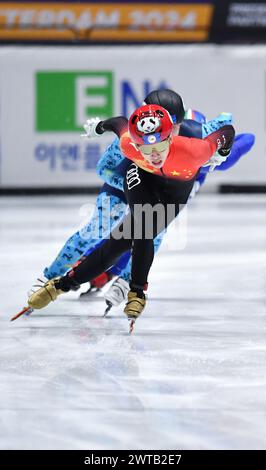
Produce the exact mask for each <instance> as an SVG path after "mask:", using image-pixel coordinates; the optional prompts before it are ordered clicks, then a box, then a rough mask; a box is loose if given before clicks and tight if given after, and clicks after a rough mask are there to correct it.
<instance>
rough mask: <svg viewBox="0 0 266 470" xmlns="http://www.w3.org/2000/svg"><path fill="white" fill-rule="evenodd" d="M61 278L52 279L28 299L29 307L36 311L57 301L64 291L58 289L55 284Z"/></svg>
mask: <svg viewBox="0 0 266 470" xmlns="http://www.w3.org/2000/svg"><path fill="white" fill-rule="evenodd" d="M58 279H59V278H55V279H51V280H50V281H47V282H45V284H44V285H43V286H42V287H41V288H40V289H38V290H36V291H35V292H34V293H33V294H32V295H31V296H30V297H29V299H28V306H29V307H30V308H32V309H34V310H38V309H41V308H44V307H46V306H47V305H48V304H49V303H50V302H52V301H54V300H56V299H57V297H58V296H59V295H60V294H63V293H64V291H62V290H60V289H56V287H55V283H56V281H58Z"/></svg>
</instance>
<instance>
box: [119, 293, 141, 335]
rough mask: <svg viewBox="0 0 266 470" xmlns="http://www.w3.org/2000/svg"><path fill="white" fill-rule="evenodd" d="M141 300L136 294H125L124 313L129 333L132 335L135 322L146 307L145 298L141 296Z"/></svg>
mask: <svg viewBox="0 0 266 470" xmlns="http://www.w3.org/2000/svg"><path fill="white" fill-rule="evenodd" d="M143 296H144V297H143V298H142V297H139V296H138V294H137V292H133V291H132V290H130V291H129V293H128V294H127V303H126V306H125V308H124V313H125V314H126V315H127V318H128V320H129V321H130V327H129V331H130V333H132V331H133V328H134V324H135V321H136V320H137V318H138V317H139V316H140V315H141V313H142V312H143V310H144V308H145V305H146V297H145V295H144V294H143Z"/></svg>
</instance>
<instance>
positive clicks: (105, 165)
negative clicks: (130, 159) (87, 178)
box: [96, 138, 125, 190]
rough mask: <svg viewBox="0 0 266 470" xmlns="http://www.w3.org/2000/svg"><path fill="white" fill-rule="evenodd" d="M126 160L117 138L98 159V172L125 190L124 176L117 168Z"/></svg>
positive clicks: (110, 183) (116, 186)
mask: <svg viewBox="0 0 266 470" xmlns="http://www.w3.org/2000/svg"><path fill="white" fill-rule="evenodd" d="M124 160H125V158H124V157H123V155H122V153H121V150H120V147H119V139H118V138H116V139H115V140H114V141H113V142H112V143H111V145H109V146H108V147H107V149H106V150H105V152H104V154H103V156H102V157H101V158H100V160H99V161H98V164H97V167H96V171H97V174H98V175H99V176H100V178H102V179H103V180H104V181H105V182H106V183H107V184H109V185H110V186H112V187H113V188H116V189H120V190H123V182H124V178H123V176H122V175H121V173H119V171H116V169H117V167H118V166H119V165H121V163H122V162H123V161H124Z"/></svg>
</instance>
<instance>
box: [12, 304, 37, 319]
mask: <svg viewBox="0 0 266 470" xmlns="http://www.w3.org/2000/svg"><path fill="white" fill-rule="evenodd" d="M32 312H33V308H31V307H24V308H23V309H22V310H21V311H20V312H19V313H17V314H16V315H14V316H13V317H12V318H11V319H10V321H14V320H17V318H19V317H21V315H30V314H31V313H32Z"/></svg>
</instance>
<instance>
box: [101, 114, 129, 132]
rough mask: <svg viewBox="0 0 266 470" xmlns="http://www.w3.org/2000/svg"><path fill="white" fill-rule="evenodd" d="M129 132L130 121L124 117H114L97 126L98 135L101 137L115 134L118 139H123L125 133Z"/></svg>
mask: <svg viewBox="0 0 266 470" xmlns="http://www.w3.org/2000/svg"><path fill="white" fill-rule="evenodd" d="M127 130H128V120H127V118H125V117H124V116H118V117H113V118H110V119H106V120H105V121H100V122H99V123H98V124H97V126H96V129H95V131H96V133H97V134H99V135H101V134H103V133H104V132H107V131H109V132H114V133H115V134H116V135H117V136H118V137H121V135H122V134H124V132H126V131H127Z"/></svg>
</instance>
